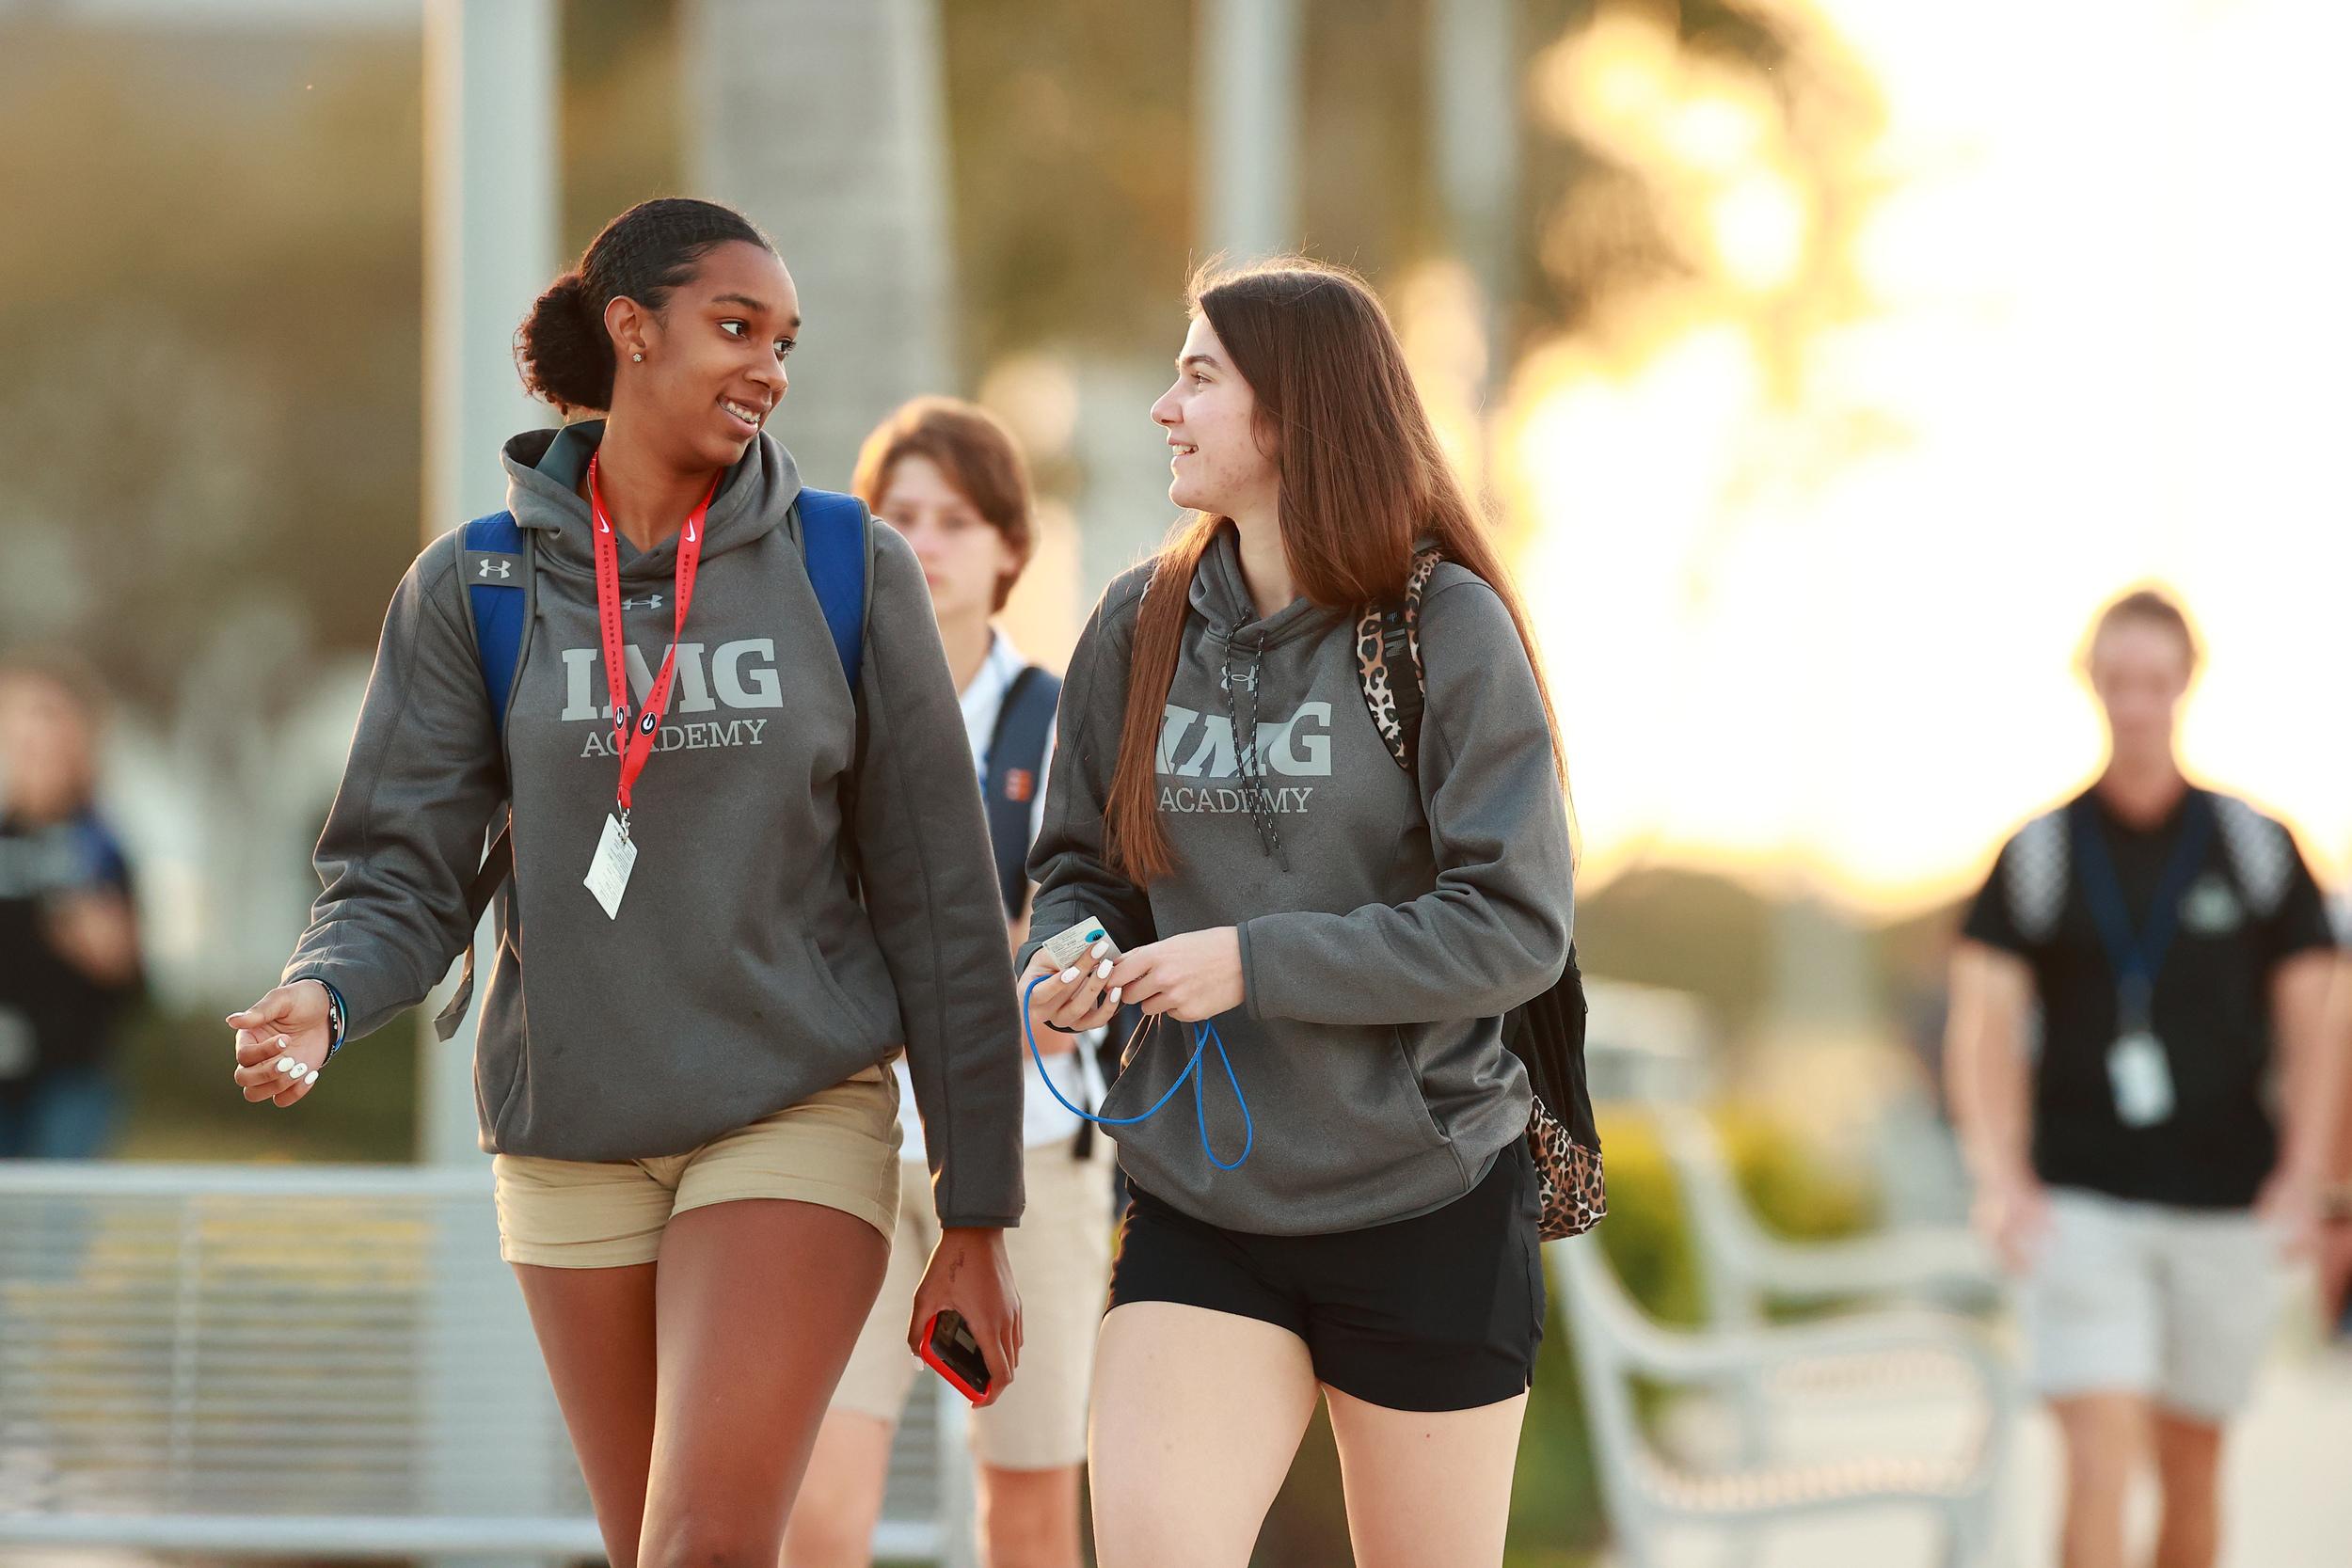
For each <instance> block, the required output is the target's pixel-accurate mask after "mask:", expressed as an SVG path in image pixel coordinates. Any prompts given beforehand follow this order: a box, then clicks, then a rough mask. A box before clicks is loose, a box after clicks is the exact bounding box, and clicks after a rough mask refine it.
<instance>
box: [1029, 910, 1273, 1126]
mask: <svg viewBox="0 0 2352 1568" xmlns="http://www.w3.org/2000/svg"><path fill="white" fill-rule="evenodd" d="M1103 935H1104V933H1103V932H1102V931H1101V930H1100V929H1097V930H1092V931H1089V932H1088V933H1087V941H1088V942H1099V941H1101V940H1102V938H1103ZM1053 978H1054V976H1053V975H1051V974H1041V975H1039V976H1038V977H1037V978H1036V979H1034V980H1032V981H1030V982H1029V984H1028V987H1027V989H1026V990H1023V991H1022V993H1021V1029H1022V1033H1024V1034H1025V1035H1026V1036H1027V1037H1028V1038H1029V1054H1030V1056H1032V1057H1033V1058H1035V1060H1036V1062H1037V1075H1038V1077H1039V1078H1041V1079H1042V1080H1043V1081H1044V1084H1045V1092H1046V1093H1048V1094H1050V1095H1052V1096H1053V1097H1054V1098H1055V1099H1056V1100H1059V1101H1061V1107H1062V1109H1063V1110H1065V1111H1068V1112H1069V1113H1070V1114H1071V1115H1072V1116H1073V1117H1082V1118H1083V1119H1085V1120H1087V1121H1090V1122H1093V1123H1094V1124H1095V1125H1096V1126H1098V1127H1133V1126H1134V1125H1135V1124H1136V1122H1139V1121H1149V1120H1151V1119H1152V1117H1155V1116H1158V1115H1159V1114H1160V1111H1161V1110H1162V1109H1163V1108H1164V1107H1165V1106H1166V1105H1167V1104H1168V1101H1171V1100H1173V1099H1175V1098H1176V1091H1177V1090H1178V1089H1181V1088H1183V1087H1184V1080H1185V1079H1187V1078H1190V1079H1191V1080H1192V1114H1193V1119H1194V1121H1195V1122H1196V1123H1197V1124H1198V1125H1199V1127H1200V1152H1201V1153H1203V1154H1205V1155H1207V1156H1208V1157H1209V1164H1213V1165H1215V1166H1216V1168H1217V1169H1219V1170H1239V1169H1240V1168H1241V1166H1242V1163H1243V1162H1244V1161H1246V1160H1248V1158H1249V1151H1250V1149H1251V1148H1254V1147H1255V1146H1256V1144H1257V1141H1258V1133H1257V1129H1256V1128H1255V1127H1253V1126H1252V1125H1251V1124H1250V1120H1249V1101H1248V1099H1247V1098H1246V1097H1245V1096H1244V1095H1243V1094H1242V1092H1241V1080H1240V1079H1239V1078H1236V1077H1235V1076H1234V1075H1233V1059H1232V1057H1231V1056H1228V1055H1227V1054H1226V1053H1225V1037H1224V1036H1222V1035H1220V1034H1218V1033H1217V1032H1216V1024H1215V1023H1213V1022H1201V1023H1196V1024H1194V1025H1193V1026H1192V1060H1190V1061H1188V1062H1186V1063H1185V1064H1184V1071H1183V1072H1181V1073H1179V1074H1177V1076H1176V1082H1174V1083H1173V1084H1170V1085H1168V1092H1167V1093H1166V1094H1164V1095H1162V1096H1160V1098H1159V1101H1158V1102H1157V1103H1155V1104H1154V1105H1153V1106H1152V1108H1151V1109H1150V1110H1148V1111H1146V1112H1144V1113H1143V1114H1142V1115H1141V1116H1139V1117H1098V1116H1096V1115H1094V1114H1093V1113H1092V1112H1090V1111H1082V1110H1080V1109H1078V1107H1077V1106H1075V1105H1073V1104H1072V1103H1070V1101H1067V1100H1062V1092H1061V1090H1059V1089H1057V1088H1056V1087H1055V1086H1054V1080H1053V1076H1052V1075H1051V1074H1050V1073H1048V1072H1047V1071H1046V1070H1045V1053H1043V1052H1041V1051H1040V1050H1039V1049H1038V1048H1037V1026H1036V1025H1035V1024H1033V1023H1031V1022H1029V999H1030V998H1031V997H1033V996H1035V995H1036V994H1037V988H1038V987H1040V986H1041V985H1043V984H1044V983H1045V982H1046V981H1048V980H1051V979H1053ZM1147 1022H1149V1021H1147ZM1136 1027H1137V1029H1138V1030H1140V1029H1141V1028H1142V1027H1143V1025H1141V1024H1138V1025H1137V1026H1136ZM1130 1038H1132V1037H1130ZM1212 1042H1214V1043H1215V1044H1216V1059H1217V1060H1218V1061H1219V1062H1221V1063H1223V1064H1224V1067H1225V1081H1226V1082H1227V1083H1229V1084H1231V1085H1233V1103H1234V1104H1236V1105H1238V1106H1240V1107H1241V1155H1240V1157H1239V1158H1238V1159H1236V1160H1234V1161H1233V1162H1232V1164H1226V1163H1225V1162H1224V1161H1222V1160H1220V1159H1218V1158H1217V1157H1216V1149H1214V1148H1210V1147H1209V1117H1208V1112H1207V1110H1206V1109H1205V1108H1204V1107H1203V1106H1202V1104H1201V1101H1200V1083H1201V1080H1202V1079H1203V1078H1205V1077H1207V1076H1208V1075H1207V1074H1206V1073H1202V1072H1200V1056H1201V1053H1203V1052H1205V1051H1207V1050H1208V1049H1209V1046H1210V1044H1211V1043H1212Z"/></svg>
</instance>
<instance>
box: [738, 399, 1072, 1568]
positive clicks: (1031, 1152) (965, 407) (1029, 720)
mask: <svg viewBox="0 0 2352 1568" xmlns="http://www.w3.org/2000/svg"><path fill="white" fill-rule="evenodd" d="M851 487H852V488H853V489H854V490H855V491H856V493H857V495H858V497H859V498H860V499H863V500H864V501H865V502H866V504H867V505H868V506H869V507H871V508H872V509H873V512H874V515H876V516H877V517H880V518H882V519H884V520H885V521H887V522H888V523H889V524H890V525H891V526H892V527H893V528H896V529H897V530H898V531H899V532H900V533H902V534H904V535H905V536H906V541H907V543H908V544H909V545H911V546H914V555H915V559H916V560H917V561H919V562H922V566H923V577H924V580H925V581H926V582H927V583H928V584H929V585H930V591H931V609H932V610H933V612H934V613H936V614H937V616H938V617H939V633H940V638H941V641H943V642H945V643H946V649H947V668H948V671H949V673H952V674H953V675H954V677H955V682H956V689H957V690H958V692H959V693H961V698H962V702H963V721H964V730H965V739H966V740H967V741H968V742H969V744H970V747H971V752H972V765H973V768H975V769H976V771H977V775H978V777H979V779H980V781H981V794H982V799H983V800H984V801H985V802H986V805H987V811H988V819H989V836H990V850H991V853H992V854H993V856H994V857H995V861H996V865H997V875H998V881H999V891H1000V892H1001V893H1002V895H1003V897H1004V904H1005V918H1006V920H1007V922H1008V925H1009V945H1008V952H1009V951H1010V946H1011V944H1016V943H1017V942H1019V939H1020V935H1021V933H1022V932H1024V931H1025V930H1026V929H1027V917H1028V910H1029V897H1030V891H1031V890H1030V886H1029V879H1028V875H1027V871H1026V869H1025V867H1026V865H1027V862H1028V857H1029V844H1030V841H1031V840H1032V839H1033V838H1034V837H1036V834H1037V827H1038V821H1039V818H1040V816H1041V814H1042V812H1043V810H1044V804H1045V800H1044V797H1045V789H1044V779H1045V762H1046V759H1047V758H1048V757H1049V756H1051V755H1052V752H1053V742H1054V718H1055V708H1056V705H1057V700H1058V698H1059V696H1060V694H1061V682H1060V680H1059V679H1057V677H1055V676H1054V675H1053V674H1051V673H1048V672H1047V671H1045V670H1044V669H1042V668H1041V667H1040V666H1037V665H1033V664H1030V663H1029V662H1028V661H1027V660H1026V659H1025V658H1024V657H1022V655H1021V652H1020V650H1019V649H1017V648H1015V647H1014V646H1013V643H1012V640H1011V639H1010V638H1009V637H1008V636H1007V635H1006V634H1005V633H1004V631H1002V630H1001V629H999V628H998V627H997V626H995V624H994V617H995V615H996V614H997V612H998V611H1000V610H1003V609H1004V607H1005V601H1006V599H1007V597H1008V596H1009V594H1011V593H1012V589H1013V585H1014V583H1015V582H1016V581H1018V580H1019V578H1020V576H1021V572H1022V569H1023V568H1024V567H1025V565H1027V563H1028V561H1029V558H1030V556H1031V554H1032V553H1033V552H1034V550H1035V548H1036V539H1035V532H1034V521H1033V518H1032V515H1031V504H1030V491H1029V479H1028V469H1027V465H1026V463H1025V461H1024V460H1023V458H1022V455H1021V451H1020V448H1019V447H1018V445H1017V444H1016V443H1015V442H1014V440H1013V437H1012V433H1011V432H1009V431H1008V430H1007V429H1005V427H1004V426H1003V425H1002V424H1000V423H999V422H998V421H997V420H995V419H994V418H993V416H991V415H990V414H989V413H987V412H986V411H985V410H983V409H980V408H977V407H976V406H974V405H973V404H967V403H960V402H957V401H955V400H952V399H947V398H923V399H918V400H917V401H915V402H914V403H911V404H907V405H906V406H905V407H903V408H901V409H899V410H898V412H897V413H896V414H894V415H892V416H891V417H890V419H888V420H885V421H883V423H882V426H881V427H880V428H879V429H877V430H876V431H874V433H873V434H872V435H871V436H868V437H867V439H866V446H865V449H864V451H861V452H860V454H859V457H858V465H857V477H856V480H855V483H853V485H852V486H851ZM1095 1043H1096V1037H1095V1036H1093V1035H1088V1036H1077V1035H1062V1034H1052V1033H1049V1034H1047V1035H1046V1036H1045V1037H1042V1038H1041V1041H1040V1048H1041V1051H1042V1052H1043V1053H1044V1054H1043V1057H1042V1061H1043V1067H1042V1070H1041V1069H1040V1068H1039V1066H1038V1065H1037V1064H1036V1063H1033V1062H1031V1060H1030V1058H1029V1053H1028V1050H1027V1048H1026V1047H1025V1045H1023V1043H1022V1041H1021V1039H1020V1037H1019V1036H1018V1034H1017V1032H1016V1033H1015V1034H1014V1035H1012V1036H1009V1037H1007V1038H1006V1040H1005V1041H1004V1049H1005V1050H1006V1051H1007V1052H1008V1053H1014V1054H1016V1055H1018V1057H1019V1058H1020V1060H1021V1062H1022V1064H1023V1069H1024V1071H1025V1075H1026V1081H1025V1085H1024V1093H1025V1097H1026V1098H1025V1103H1024V1108H1023V1113H1022V1142H1023V1144H1024V1145H1025V1160H1024V1164H1025V1188H1026V1193H1027V1207H1026V1208H1025V1209H1024V1210H1023V1211H1022V1215H1021V1224H1020V1227H1018V1228H1017V1229H1013V1230H1009V1231H1008V1232H1006V1235H1005V1246H1006V1251H1007V1255H1008V1256H1009V1259H1011V1263H1012V1270H1013V1277H1014V1278H1015V1279H1016V1280H1018V1281H1019V1282H1020V1286H1021V1317H1022V1331H1023V1335H1024V1339H1023V1349H1022V1354H1021V1377H1020V1381H1018V1382H1017V1383H1015V1384H1014V1385H1013V1386H1012V1387H1011V1388H1010V1389H1009V1390H1008V1391H1007V1392H1006V1394H1005V1397H1004V1398H1003V1399H1001V1400H999V1401H997V1402H995V1403H994V1404H993V1405H990V1406H988V1407H987V1408H985V1409H982V1410H979V1411H977V1412H975V1413H974V1415H973V1418H972V1426H971V1433H972V1449H973V1454H974V1458H975V1460H976V1461H977V1466H978V1486H977V1498H978V1504H979V1521H980V1550H981V1560H983V1561H984V1562H986V1563H988V1564H989V1565H990V1568H1079V1564H1080V1562H1081V1561H1082V1560H1083V1559H1082V1555H1081V1550H1080V1545H1079V1528H1078V1481H1079V1474H1080V1471H1081V1469H1082V1468H1083V1466H1084V1465H1085V1462H1086V1433H1087V1391H1088V1386H1089V1382H1090V1380H1091V1376H1092V1372H1093V1368H1094V1328H1095V1323H1096V1322H1097V1321H1098V1320H1099V1319H1100V1317H1101V1315H1102V1311H1103V1292H1104V1285H1105V1284H1106V1282H1107V1281H1108V1279H1109V1276H1110V1265H1111V1215H1110V1212H1109V1210H1108V1208H1107V1206H1106V1205H1105V1203H1104V1195H1105V1193H1106V1192H1107V1191H1108V1190H1109V1174H1108V1172H1109V1166H1110V1159H1109V1151H1110V1143H1109V1140H1108V1139H1106V1138H1103V1137H1101V1136H1099V1135H1097V1134H1096V1132H1095V1131H1094V1128H1093V1125H1092V1124H1091V1123H1089V1122H1084V1121H1081V1120H1080V1119H1079V1118H1078V1117H1075V1116H1073V1115H1072V1114H1071V1113H1070V1112H1069V1111H1068V1110H1066V1109H1064V1108H1063V1106H1062V1103H1061V1101H1070V1102H1072V1103H1073V1104H1077V1105H1081V1106H1089V1107H1091V1106H1095V1105H1099V1104H1101V1103H1102V1100H1103V1092H1102V1085H1101V1082H1100V1079H1099V1076H1098V1075H1097V1073H1096V1071H1095V1069H1094V1062H1093V1047H1094V1045H1095ZM898 1072H899V1074H900V1076H901V1078H902V1079H903V1077H904V1074H905V1072H906V1067H905V1064H904V1063H903V1062H901V1063H900V1064H899V1065H898ZM1045 1074H1051V1075H1052V1080H1053V1087H1052V1089H1050V1090H1049V1089H1048V1087H1047V1085H1046V1083H1045V1078H1044V1075H1045ZM900 1092H901V1108H900V1111H899V1129H900V1132H902V1133H903V1134H904V1136H905V1138H906V1144H905V1147H904V1148H901V1149H900V1150H899V1162H898V1170H899V1180H900V1201H899V1205H898V1235H897V1237H896V1239H895V1240H894V1242H893V1243H892V1247H891V1254H890V1272H889V1273H888V1274H887V1275H884V1276H883V1280H882V1295H881V1297H880V1298H879V1299H878V1300H876V1302H875V1303H874V1309H873V1311H872V1312H871V1313H869V1314H868V1315H867V1317H866V1329H865V1332H864V1333H863V1334H862V1335H860V1337H859V1338H858V1343H857V1349H856V1350H855V1351H854V1352H853V1353H851V1354H850V1365H849V1369H848V1370H846V1371H844V1372H843V1373H842V1375H841V1385H840V1386H839V1387H838V1388H837V1389H836V1390H835V1391H834V1400H833V1409H832V1411H831V1412H830V1413H829V1414H828V1415H827V1416H826V1418H825V1424H824V1427H823V1429H822V1431H821V1432H819V1433H818V1439H817V1451H816V1454H815V1455H814V1457H812V1458H811V1460H810V1461H809V1471H808V1481H807V1484H806V1486H805V1487H804V1489H803V1499H802V1503H801V1506H800V1507H799V1509H797V1510H796V1511H795V1512H794V1513H793V1516H792V1524H791V1528H790V1529H789V1531H788V1532H787V1536H786V1541H785V1563H786V1568H864V1565H865V1564H866V1563H868V1562H870V1561H871V1560H872V1543H873V1537H874V1526H875V1522H876V1521H877V1520H878V1519H879V1518H880V1517H881V1515H882V1490H883V1483H884V1481H885V1480H886V1479H887V1476H888V1473H889V1466H890V1442H891V1434H892V1433H893V1431H894V1430H895V1428H896V1426H897V1423H898V1417H899V1413H900V1412H901V1411H902V1410H903V1409H904V1408H905V1406H906V1402H907V1394H908V1391H909V1390H910V1388H911V1387H912V1386H914V1380H915V1377H916V1375H917V1374H918V1373H922V1374H923V1375H924V1376H926V1377H928V1376H929V1375H930V1374H929V1373H928V1372H925V1371H924V1369H923V1367H922V1364H921V1363H920V1362H918V1361H917V1360H916V1359H915V1358H914V1356H913V1355H911V1354H908V1351H907V1345H906V1322H907V1312H908V1310H909V1308H910V1307H911V1306H912V1304H913V1301H914V1286H915V1281H916V1278H917V1276H918V1275H919V1274H920V1273H921V1269H922V1263H923V1259H924V1258H925V1257H926V1256H927V1255H928V1254H929V1252H930V1247H931V1243H932V1241H933V1239H934V1232H935V1230H936V1227H935V1226H934V1225H933V1223H932V1221H931V1218H930V1212H929V1209H930V1206H929V1204H928V1203H926V1202H925V1201H924V1200H923V1195H924V1192H925V1189H926V1188H927V1186H928V1185H929V1181H930V1173H929V1171H928V1170H927V1169H926V1167H925V1163H924V1152H923V1149H924V1146H923V1132H922V1128H921V1126H920V1124H919V1123H917V1122H915V1121H914V1119H913V1118H911V1117H908V1116H907V1115H906V1111H905V1105H904V1101H905V1097H906V1095H907V1094H908V1092H909V1090H908V1088H907V1085H905V1084H904V1083H903V1082H902V1083H901V1085H900ZM1057 1093H1058V1095H1059V1097H1060V1098H1059V1099H1058V1100H1057V1098H1056V1094H1057Z"/></svg>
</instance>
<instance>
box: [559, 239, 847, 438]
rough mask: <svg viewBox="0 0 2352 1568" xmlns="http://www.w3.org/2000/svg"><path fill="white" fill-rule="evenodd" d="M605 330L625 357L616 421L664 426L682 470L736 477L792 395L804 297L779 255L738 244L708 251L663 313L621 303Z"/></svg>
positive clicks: (608, 316)
mask: <svg viewBox="0 0 2352 1568" xmlns="http://www.w3.org/2000/svg"><path fill="white" fill-rule="evenodd" d="M605 325H606V327H607V328H608V329H609V330H610V331H611V332H612V342H613V347H614V349H615V351H616V352H617V353H618V355H619V356H620V365H619V374H618V375H617V377H616V378H615V381H614V391H613V403H614V404H615V407H614V410H613V411H614V412H615V413H616V414H618V413H620V412H621V411H622V409H623V408H624V407H626V408H627V410H628V417H629V418H630V419H632V420H645V421H649V422H650V423H652V424H653V425H654V426H656V427H657V428H658V429H659V430H660V433H661V436H662V443H661V444H662V445H664V446H666V447H669V448H670V449H671V450H673V451H675V452H676V453H677V454H678V466H679V467H692V468H710V469H715V468H727V467H733V466H734V465H735V464H736V462H737V461H738V460H739V459H740V458H741V457H742V455H743V453H744V451H745V450H746V449H747V448H748V447H750V445H751V444H752V441H753V440H754V438H755V437H756V436H758V435H759V432H760V429H761V427H762V426H763V425H764V424H766V422H767V420H768V416H769V415H770V414H771V413H773V412H774V410H775V406H776V404H777V403H778V402H780V401H781V400H782V399H783V397H784V394H785V390H786V388H787V387H788V386H789V382H788V381H787V377H786V375H785V372H784V360H785V356H786V355H787V354H789V353H790V352H791V351H792V343H793V340H794V339H795V338H797V337H798V336H799V334H800V330H801V296H800V293H799V291H798V290H796V289H795V288H793V286H792V275H791V274H790V273H788V272H787V271H785V268H784V263H783V262H782V261H779V260H777V258H776V256H775V254H774V253H773V252H771V251H770V250H768V249H766V248H765V247H763V246H760V245H752V244H749V243H748V242H745V241H741V240H730V241H728V242H726V243H724V244H723V245H714V246H712V247H711V248H710V249H709V250H707V251H705V252H704V253H703V255H702V257H701V258H700V260H699V261H698V262H697V263H696V265H695V268H694V274H693V276H692V277H689V278H688V279H686V280H685V281H684V282H682V283H680V284H678V285H677V286H676V288H675V289H674V290H673V291H672V292H671V293H670V297H669V298H668V300H666V301H665V302H664V303H663V305H662V307H661V309H660V310H659V311H655V310H648V309H645V308H644V306H643V305H641V304H639V303H638V302H637V301H636V300H633V299H626V298H623V299H615V300H613V301H612V304H611V305H610V306H608V307H606V309H605ZM640 353H642V354H643V355H644V359H643V360H639V359H635V358H633V357H632V356H634V355H636V354H640Z"/></svg>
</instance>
